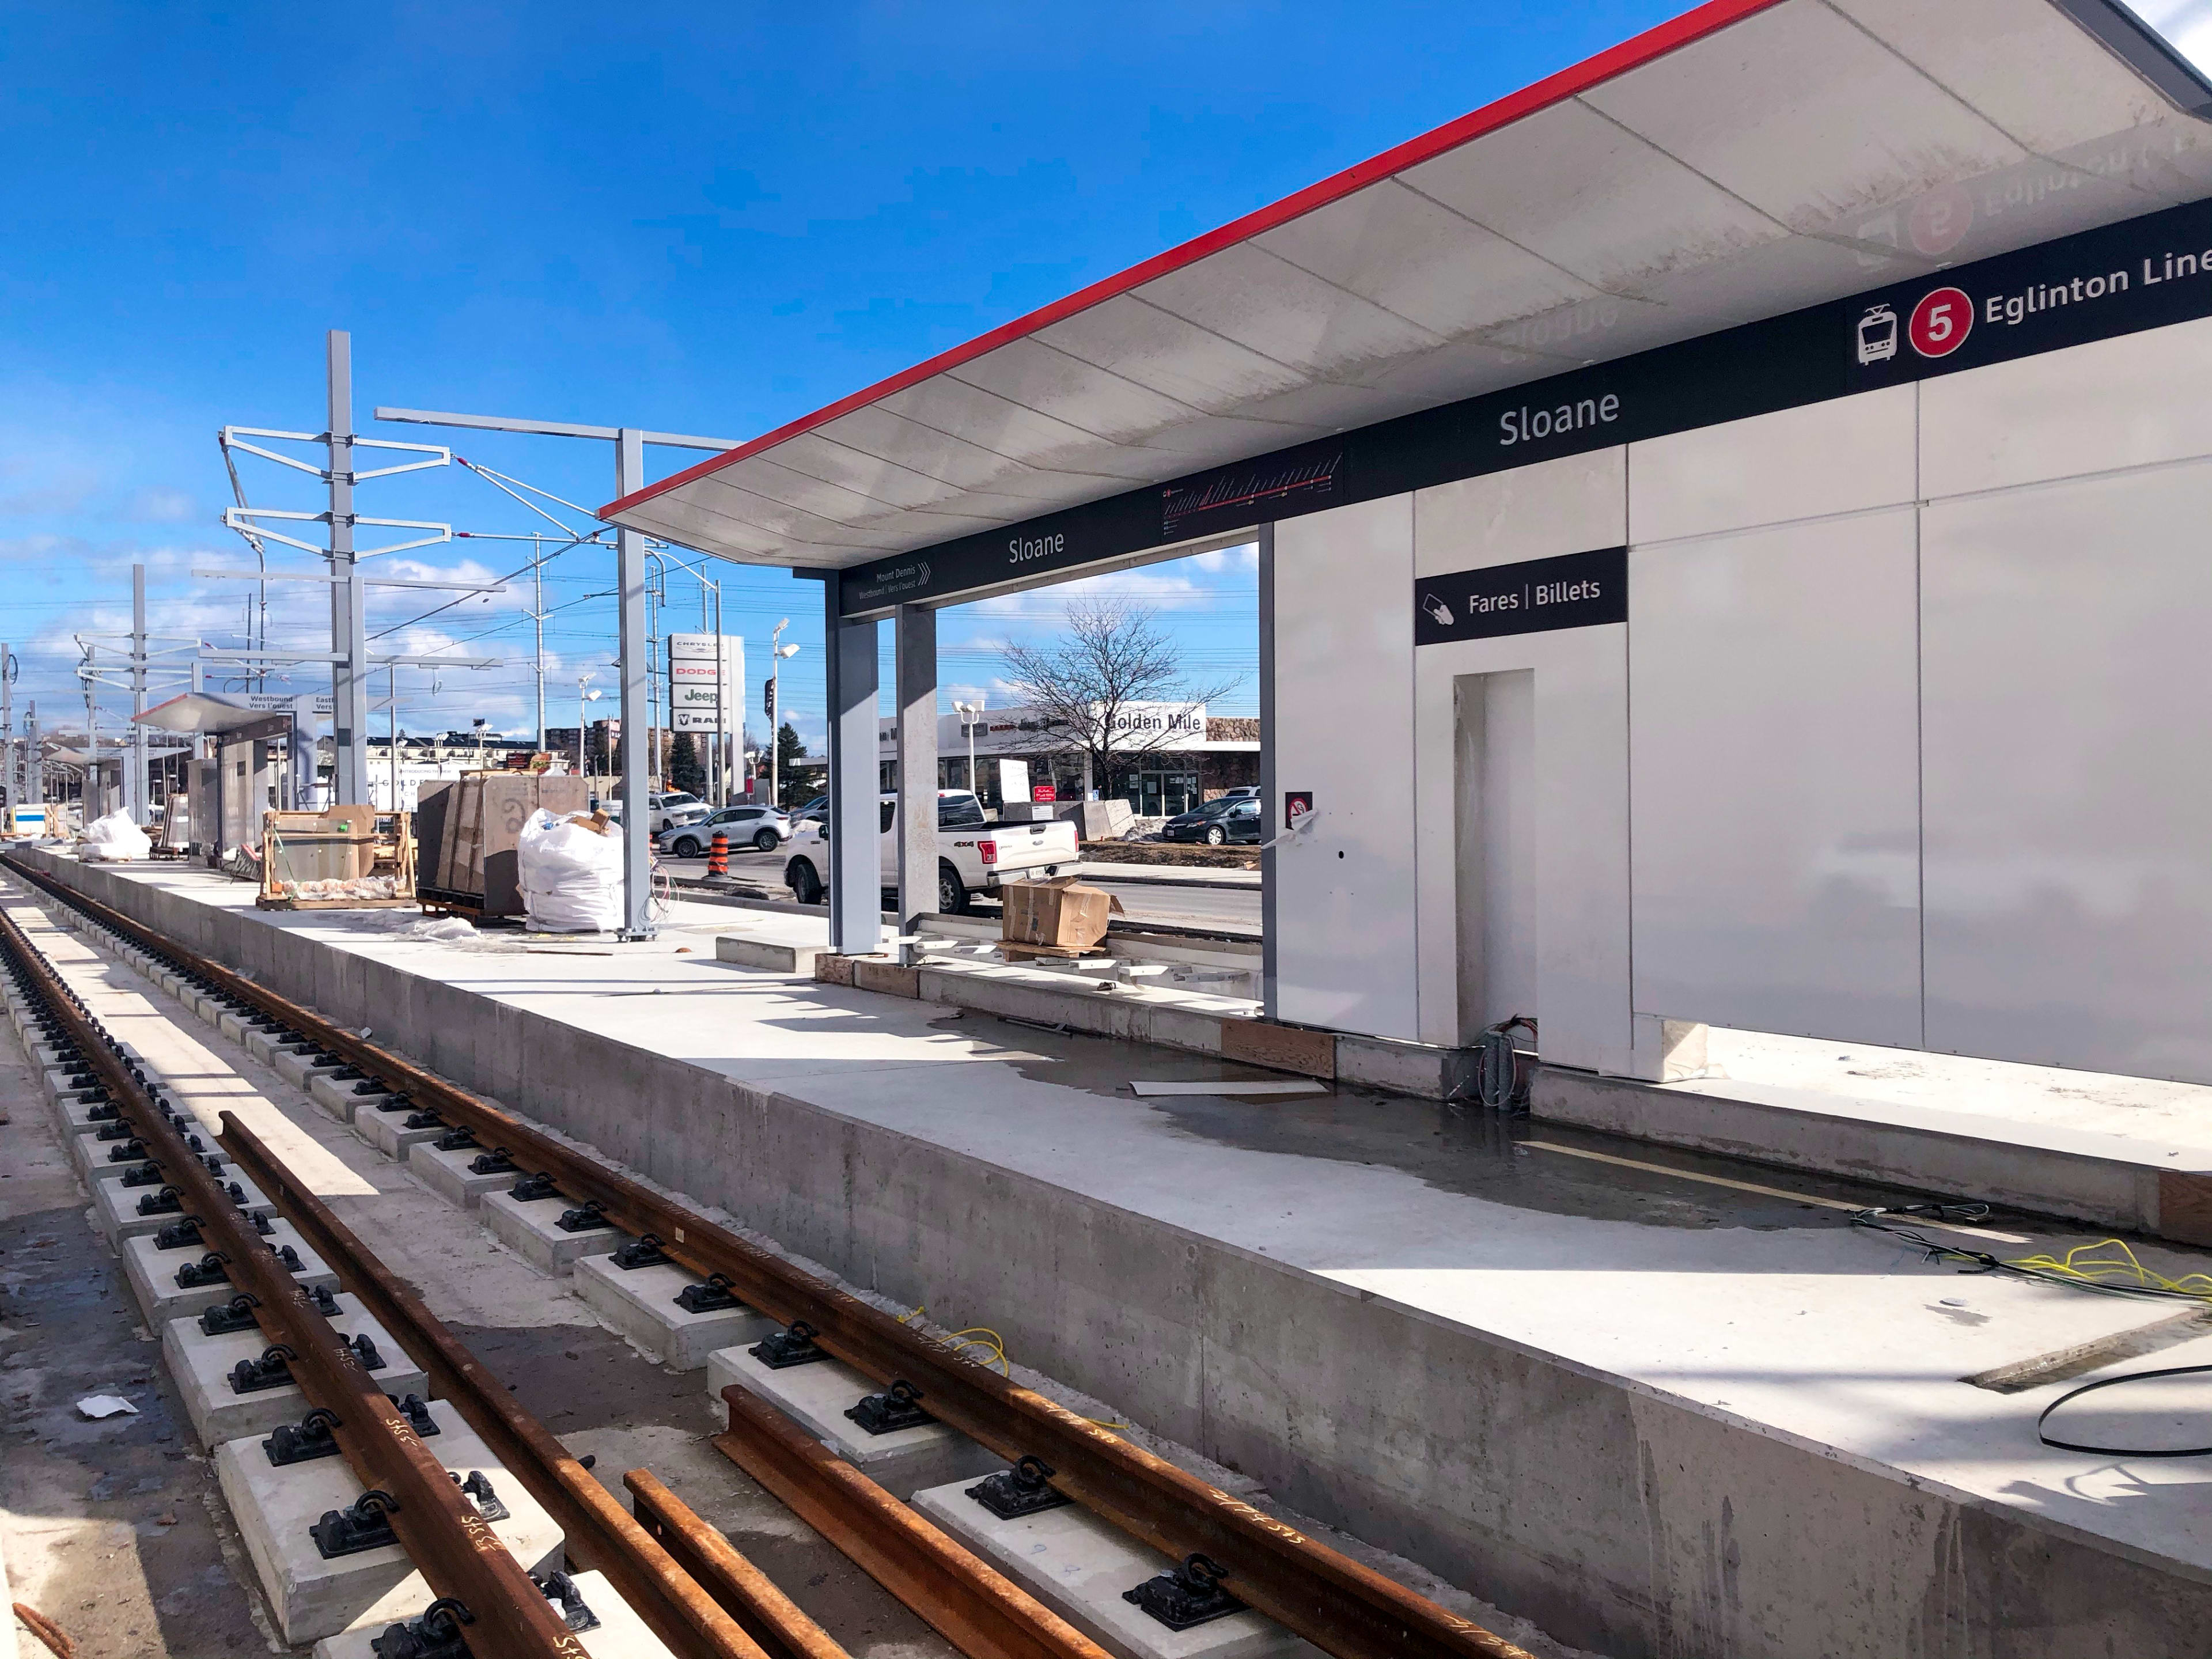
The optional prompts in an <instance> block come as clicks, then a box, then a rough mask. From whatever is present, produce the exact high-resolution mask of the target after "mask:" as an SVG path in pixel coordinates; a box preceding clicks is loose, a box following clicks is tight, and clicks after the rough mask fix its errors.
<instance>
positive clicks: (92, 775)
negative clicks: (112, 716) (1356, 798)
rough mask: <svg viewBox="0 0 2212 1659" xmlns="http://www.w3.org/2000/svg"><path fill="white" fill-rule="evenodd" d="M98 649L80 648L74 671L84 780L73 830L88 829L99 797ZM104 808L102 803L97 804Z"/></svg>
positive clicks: (79, 794)
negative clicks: (79, 688)
mask: <svg viewBox="0 0 2212 1659" xmlns="http://www.w3.org/2000/svg"><path fill="white" fill-rule="evenodd" d="M99 666H100V647H98V646H96V645H88V646H87V647H85V648H84V664H83V666H82V667H81V668H79V669H78V670H77V673H78V675H79V677H80V678H82V679H83V681H84V781H83V782H82V784H80V785H79V786H78V788H77V797H76V799H77V808H76V816H77V826H76V827H77V828H78V829H90V828H91V827H92V809H93V805H94V802H96V801H99V800H100V684H99V682H98V680H97V679H96V678H94V676H95V675H96V674H97V673H98V672H99ZM101 804H102V805H104V804H105V803H101Z"/></svg>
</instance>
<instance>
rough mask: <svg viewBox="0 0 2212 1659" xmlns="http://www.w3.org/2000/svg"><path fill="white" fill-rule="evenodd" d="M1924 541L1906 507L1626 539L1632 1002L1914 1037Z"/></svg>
mask: <svg viewBox="0 0 2212 1659" xmlns="http://www.w3.org/2000/svg"><path fill="white" fill-rule="evenodd" d="M1907 390H1908V391H1909V390H1910V389H1909V388H1908V389H1907ZM1631 465H1632V479H1633V480H1634V481H1635V482H1636V483H1639V484H1640V482H1641V479H1642V477H1643V473H1642V470H1641V469H1640V468H1638V467H1637V466H1636V464H1635V461H1634V460H1633V459H1632V462H1631ZM1632 500H1633V496H1632ZM1914 559H1915V513H1914V510H1913V509H1912V508H1911V507H1910V506H1907V507H1894V508H1891V509H1888V510H1887V511H1882V512H1876V513H1859V514H1854V515H1851V516H1848V517H1844V518H1835V519H1824V520H1817V521H1814V522H1813V523H1809V524H1797V525H1786V526H1776V527H1771V528H1768V529H1764V530H1757V531H1750V532H1743V533H1741V534H1737V535H1732V536H1720V537H1712V538H1700V539H1697V540H1692V541H1683V542H1674V543H1669V544H1666V545H1664V546H1662V547H1658V548H1637V549H1634V550H1632V551H1631V553H1630V556H1629V702H1630V708H1631V710H1632V714H1631V744H1630V752H1631V757H1632V758H1631V766H1630V777H1631V797H1630V800H1631V815H1632V818H1631V821H1632V840H1633V848H1634V853H1633V871H1634V875H1633V880H1634V890H1635V1006H1636V1011H1637V1012H1638V1013H1646V1014H1658V1015H1662V1016H1665V1017H1667V1018H1675V1019H1695V1020H1704V1021H1706V1022H1708V1023H1710V1024H1717V1025H1731V1026H1738V1027H1742V1028H1746V1029H1750V1030H1767V1031H1783V1032H1790V1033H1794V1034H1797V1035H1802V1036H1824V1037H1835V1038H1838V1039H1849V1040H1850V1041H1853V1042H1880V1043H1887V1044H1892V1045H1895V1046H1898V1047H1905V1048H1911V1047H1917V1046H1918V1045H1919V1043H1920V1041H1921V1017H1920V988H1921V987H1920V909H1919V877H1920V871H1919V809H1920V803H1919V779H1918V738H1917V723H1918V711H1917V707H1916V699H1915V681H1916V678H1917V663H1916V658H1917V639H1916V628H1915V616H1914V611H1915V605H1916V593H1915V571H1914Z"/></svg>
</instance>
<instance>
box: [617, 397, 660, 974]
mask: <svg viewBox="0 0 2212 1659" xmlns="http://www.w3.org/2000/svg"><path fill="white" fill-rule="evenodd" d="M644 484H645V435H644V434H643V433H642V432H641V431H639V430H638V429H637V428H635V427H634V426H626V427H623V428H622V429H621V431H620V432H619V434H618V435H617V437H616V439H615V497H616V499H617V500H620V499H621V498H622V497H623V496H624V495H629V493H630V492H631V491H632V490H634V489H642V488H643V487H644ZM615 569H616V586H617V587H618V588H619V589H620V590H621V595H620V598H619V599H617V605H618V606H619V607H620V611H619V614H618V616H617V623H616V634H617V639H618V640H619V641H620V645H621V653H620V654H621V657H622V723H623V743H622V750H621V752H622V802H623V928H622V936H623V938H624V939H651V938H652V937H653V932H654V929H653V915H652V909H651V900H652V896H653V892H652V888H651V885H650V884H651V881H652V868H651V865H650V863H649V861H648V858H647V854H649V853H650V851H651V846H650V842H649V841H648V837H649V836H650V834H651V832H652V828H653V809H652V806H651V805H650V803H649V801H648V799H647V790H648V788H649V787H650V785H649V783H648V781H647V779H648V773H647V762H648V759H649V758H650V757H648V756H647V754H646V752H645V750H644V747H643V745H641V744H639V743H638V741H637V736H638V729H639V727H640V726H643V725H644V724H645V721H646V719H647V715H646V707H645V705H646V696H647V686H646V675H647V672H648V671H650V669H651V666H652V661H653V655H652V652H651V650H650V649H649V648H648V647H647V644H646V639H645V537H644V535H643V534H642V533H641V532H638V531H635V530H622V529H618V530H617V532H616V533H615Z"/></svg>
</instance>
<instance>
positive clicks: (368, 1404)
mask: <svg viewBox="0 0 2212 1659" xmlns="http://www.w3.org/2000/svg"><path fill="white" fill-rule="evenodd" d="M0 940H3V941H4V943H5V945H6V947H7V950H8V952H9V955H11V956H13V957H15V959H16V962H17V963H18V964H19V965H20V966H21V968H22V969H23V970H24V971H25V973H26V974H27V975H28V976H29V977H30V979H31V980H32V981H33V983H34V984H35V985H36V986H37V991H38V994H39V996H40V999H41V1000H43V1001H44V1002H45V1004H46V1009H47V1012H50V1013H52V1015H53V1017H54V1018H56V1019H58V1021H59V1022H60V1023H61V1024H62V1026H63V1028H64V1030H66V1031H67V1032H68V1033H69V1035H70V1039H71V1040H72V1041H73V1042H75V1043H76V1046H77V1048H78V1049H79V1051H80V1052H81V1053H82V1054H83V1056H84V1058H85V1060H87V1061H88V1063H89V1064H90V1066H91V1068H92V1070H93V1072H94V1074H95V1075H97V1076H98V1077H99V1079H100V1081H101V1082H102V1083H103V1084H105V1085H106V1088H107V1091H108V1092H109V1093H110V1094H111V1095H112V1097H114V1099H115V1101H116V1103H117V1107H118V1111H119V1113H120V1114H121V1115H122V1116H123V1117H124V1119H125V1121H128V1122H129V1123H130V1125H131V1129H132V1131H133V1133H135V1134H136V1135H137V1138H138V1139H139V1140H141V1141H142V1142H143V1144H144V1145H145V1146H146V1147H147V1148H148V1149H149V1154H150V1156H151V1157H152V1158H153V1159H154V1161H155V1162H156V1163H158V1164H160V1165H161V1171H162V1175H163V1176H164V1177H165V1179H166V1180H167V1183H168V1184H169V1185H170V1186H173V1187H174V1188H177V1190H178V1194H179V1198H180V1199H181V1200H183V1206H184V1207H183V1209H182V1211H181V1213H182V1214H183V1215H185V1216H189V1217H191V1218H195V1219H196V1220H197V1223H198V1225H199V1228H200V1233H201V1237H202V1239H203V1240H204V1243H205V1246H206V1248H207V1249H209V1250H211V1251H213V1252H215V1253H216V1254H217V1255H221V1256H222V1257H223V1258H224V1260H225V1262H226V1264H227V1266H228V1271H229V1277H230V1282H231V1283H232V1285H234V1286H236V1287H237V1288H238V1289H239V1290H240V1291H244V1292H246V1294H247V1295H250V1296H252V1297H254V1298H256V1300H257V1302H258V1306H256V1307H255V1308H254V1310H253V1316H254V1320H255V1322H257V1323H258V1324H259V1325H260V1327H261V1328H262V1330H263V1331H264V1333H265V1334H267V1335H268V1336H269V1338H270V1340H271V1341H272V1342H281V1343H283V1344H285V1345H286V1346H289V1348H290V1350H291V1357H290V1360H289V1363H290V1365H291V1368H292V1375H293V1377H294V1380H295V1381H296V1382H297V1383H299V1384H300V1386H301V1390H302V1391H303V1392H304V1393H305V1394H306V1395H307V1399H308V1401H310V1402H311V1403H313V1405H316V1406H319V1407H323V1408H324V1409H325V1410H327V1411H329V1412H331V1413H333V1414H335V1416H336V1417H337V1426H336V1429H335V1431H334V1434H335V1437H336V1439H337V1443H338V1449H339V1450H340V1452H342V1453H343V1455H344V1457H345V1460H346V1462H347V1463H348V1465H349V1466H350V1467H351V1468H352V1470H353V1472H354V1474H356V1476H357V1477H359V1479H360V1480H361V1482H362V1485H363V1486H365V1487H367V1488H368V1489H369V1490H371V1491H381V1492H385V1493H386V1494H388V1495H389V1496H390V1497H391V1498H392V1500H393V1502H392V1505H391V1507H390V1509H389V1510H388V1511H387V1514H388V1516H389V1517H390V1520H391V1523H392V1531H393V1532H394V1533H395V1534H398V1540H399V1542H400V1544H401V1546H402V1547H404V1548H405V1550H406V1552H407V1554H408V1557H409V1559H410V1560H412V1561H413V1562H414V1564H415V1565H416V1567H417V1568H418V1569H420V1571H422V1576H423V1577H424V1578H425V1579H426V1580H428V1583H429V1586H430V1589H431V1591H432V1593H433V1594H434V1595H438V1596H441V1597H451V1598H453V1600H455V1601H459V1603H460V1604H461V1605H462V1607H465V1609H466V1610H467V1613H468V1641H469V1644H470V1648H471V1651H473V1652H478V1653H481V1654H483V1655H484V1656H487V1659H548V1656H552V1659H587V1656H586V1653H585V1650H584V1645H583V1644H582V1642H581V1641H580V1640H579V1639H578V1638H577V1637H576V1636H575V1635H574V1632H571V1631H570V1630H569V1629H568V1626H566V1625H565V1624H564V1623H563V1622H562V1619H561V1616H560V1614H559V1613H556V1611H555V1610H554V1608H553V1606H552V1604H551V1603H550V1602H549V1601H547V1600H546V1599H545V1595H544V1592H543V1591H542V1590H540V1589H538V1586H537V1585H536V1584H535V1583H532V1581H531V1577H530V1574H529V1573H528V1572H527V1571H526V1570H525V1569H524V1567H523V1565H522V1564H521V1563H520V1561H518V1560H516V1559H514V1557H513V1554H511V1553H509V1552H508V1550H507V1546H506V1544H505V1543H503V1542H502V1541H501V1540H500V1538H499V1536H498V1534H495V1532H494V1531H493V1530H492V1528H491V1525H490V1523H489V1522H487V1521H486V1520H485V1519H484V1518H483V1516H481V1515H479V1514H478V1513H477V1509H476V1505H475V1504H472V1503H471V1501H470V1500H469V1498H467V1496H466V1495H465V1494H464V1493H463V1492H461V1490H460V1488H459V1486H456V1485H455V1484H454V1483H453V1480H452V1479H451V1478H450V1477H449V1476H448V1475H447V1472H446V1467H445V1465H444V1463H442V1462H441V1461H440V1460H439V1459H438V1458H437V1457H436V1456H435V1455H433V1454H432V1453H431V1451H430V1450H429V1449H428V1448H427V1447H426V1446H424V1445H423V1443H422V1440H421V1438H420V1437H418V1436H417V1435H416V1432H415V1430H414V1428H413V1426H412V1425H410V1423H409V1422H408V1421H407V1419H406V1418H405V1417H404V1415H402V1414H401V1413H400V1412H399V1410H398V1407H395V1406H394V1405H393V1404H392V1401H391V1400H390V1398H389V1397H387V1396H386V1394H385V1392H384V1389H383V1388H382V1386H381V1385H380V1384H379V1383H377V1382H376V1381H375V1380H374V1378H373V1377H371V1376H369V1374H368V1371H366V1370H363V1369H362V1364H361V1361H360V1358H359V1357H358V1356H357V1355H356V1354H355V1352H353V1350H352V1349H351V1348H350V1347H349V1346H347V1344H346V1342H345V1340H344V1339H343V1338H342V1337H340V1336H339V1335H338V1334H337V1329H336V1328H335V1327H333V1326H332V1325H331V1322H330V1321H329V1320H328V1319H326V1318H325V1317H324V1316H323V1315H322V1314H321V1313H320V1312H319V1311H318V1310H317V1309H316V1307H315V1305H314V1304H313V1301H312V1300H311V1299H310V1297H309V1296H308V1294H307V1291H305V1290H304V1289H303V1288H302V1287H301V1285H300V1283H299V1281H298V1280H297V1279H295V1278H293V1276H292V1275H291V1273H289V1272H288V1271H286V1269H285V1267H284V1264H283V1262H282V1261H279V1260H278V1259H277V1257H276V1254H275V1253H274V1252H273V1251H272V1250H270V1249H269V1248H268V1247H267V1246H266V1245H265V1244H264V1242H263V1240H262V1238H261V1236H260V1234H259V1233H258V1231H255V1229H254V1227H253V1225H252V1223H251V1222H249V1221H248V1220H246V1218H245V1215H244V1212H242V1211H240V1210H238V1209H236V1208H235V1207H234V1206H233V1205H232V1203H231V1201H230V1197H229V1194H227V1193H225V1192H224V1191H223V1189H222V1186H221V1185H220V1184H219V1183H218V1182H216V1178H215V1176H213V1175H212V1174H211V1173H210V1171H209V1170H208V1169H207V1166H206V1165H205V1164H202V1163H201V1162H200V1160H199V1158H197V1157H196V1156H195V1155H194V1154H193V1152H192V1151H191V1148H190V1147H189V1146H186V1145H185V1139H184V1136H183V1134H182V1133H180V1132H179V1130H178V1129H177V1128H176V1127H175V1126H173V1124H172V1123H170V1121H169V1120H168V1119H167V1117H166V1116H164V1115H162V1113H161V1111H160V1109H158V1108H157V1107H156V1106H155V1101H154V1097H153V1094H152V1092H151V1091H149V1089H148V1088H147V1087H146V1085H144V1084H143V1083H142V1082H140V1081H139V1079H137V1077H135V1076H134V1075H132V1073H131V1068H130V1067H129V1066H127V1065H126V1064H125V1062H124V1060H122V1058H121V1057H120V1055H119V1054H118V1051H117V1050H116V1049H115V1048H112V1047H111V1046H110V1045H111V1042H112V1039H110V1038H109V1037H108V1036H107V1034H106V1032H105V1031H104V1030H101V1029H100V1027H99V1026H98V1025H97V1024H95V1023H94V1020H93V1018H92V1017H91V1016H90V1015H89V1014H88V1012H86V1011H85V1010H84V1008H83V1006H82V1004H81V1003H80V1002H79V1000H78V999H77V997H76V994H75V992H73V991H72V990H71V989H70V987H69V986H68V984H67V983H66V982H65V981H64V980H63V979H62V977H61V975H60V974H59V973H58V971H57V970H56V969H54V968H53V966H52V964H51V963H48V962H47V961H46V957H45V956H44V953H43V952H41V951H40V950H39V949H38V947H37V946H36V945H33V944H32V943H31V940H30V939H29V937H28V936H27V934H25V933H24V932H23V931H22V929H21V927H18V926H17V925H16V922H15V918H14V917H12V916H10V915H7V914H6V913H5V912H4V911H0ZM265 1190H266V1189H265V1188H264V1191H265ZM393 1335H394V1336H395V1337H396V1336H398V1332H396V1331H395V1332H394V1333H393Z"/></svg>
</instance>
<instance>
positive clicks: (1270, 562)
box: [1260, 524, 1282, 1019]
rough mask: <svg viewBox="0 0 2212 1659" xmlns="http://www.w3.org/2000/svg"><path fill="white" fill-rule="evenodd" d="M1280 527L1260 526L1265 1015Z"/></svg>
mask: <svg viewBox="0 0 2212 1659" xmlns="http://www.w3.org/2000/svg"><path fill="white" fill-rule="evenodd" d="M1275 779H1276V767H1275V526H1273V525H1271V524H1263V525H1261V526H1260V843H1261V846H1260V987H1261V988H1260V998H1261V1006H1260V1012H1262V1013H1263V1014H1265V1015H1266V1016H1267V1018H1269V1019H1274V1018H1279V1016H1278V1014H1277V1013H1276V1011H1275V849H1274V848H1273V845H1272V844H1271V843H1272V842H1273V841H1274V839H1275V836H1276V835H1277V834H1278V833H1279V831H1280V830H1281V829H1282V825H1281V823H1280V822H1279V818H1280V815H1281V812H1282V799H1281V797H1280V796H1279V794H1278V793H1277V791H1276V787H1275Z"/></svg>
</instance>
